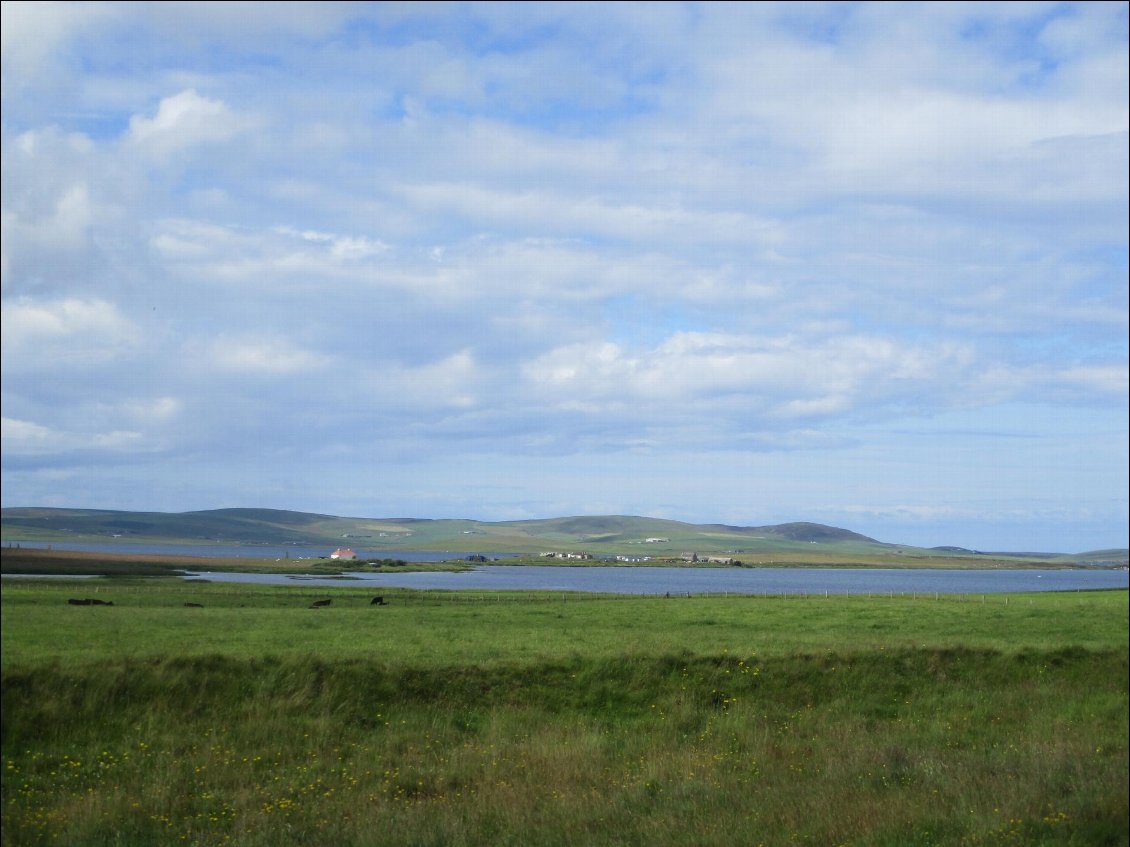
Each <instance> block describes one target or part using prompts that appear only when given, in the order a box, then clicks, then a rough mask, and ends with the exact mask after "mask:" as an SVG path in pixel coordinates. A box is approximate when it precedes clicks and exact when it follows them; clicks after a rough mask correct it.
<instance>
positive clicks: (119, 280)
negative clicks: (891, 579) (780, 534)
mask: <svg viewBox="0 0 1130 847" xmlns="http://www.w3.org/2000/svg"><path fill="white" fill-rule="evenodd" d="M2 23H3V26H2V32H3V120H2V142H3V184H2V195H3V265H2V270H3V301H2V307H3V311H2V318H3V327H2V329H3V333H2V342H3V356H2V360H0V361H2V368H3V398H2V399H3V469H2V473H3V488H2V490H3V504H4V505H5V506H27V505H41V506H73V507H90V508H108V509H155V510H167V511H182V510H190V509H205V508H219V507H226V506H263V507H275V508H284V509H298V510H306V511H317V512H326V513H332V514H341V515H357V516H368V517H399V516H411V517H467V518H478V519H483V520H505V519H519V518H528V517H552V516H558V515H569V514H605V513H617V514H639V515H651V516H656V517H670V518H677V519H682V520H689V521H695V522H707V521H709V522H725V523H732V524H745V525H760V524H769V523H779V522H784V521H793V520H811V521H818V522H821V523H828V524H832V525H836V526H843V527H846V528H849V529H853V530H855V531H858V532H863V533H865V534H868V535H871V536H873V537H876V538H879V539H880V540H884V541H891V542H898V543H905V544H919V545H923V546H934V545H943V544H949V545H961V546H966V547H973V548H978V549H991V550H1018V549H1024V550H1049V551H1064V552H1079V551H1083V550H1091V549H1098V548H1104V547H1125V546H1128V540H1127V487H1128V484H1127V477H1128V462H1127V446H1126V445H1127V433H1128V421H1127V417H1128V416H1127V382H1128V375H1127V371H1128V368H1127V359H1128V352H1127V329H1128V305H1127V289H1128V279H1127V229H1128V220H1127V183H1128V167H1127V162H1128V85H1127V66H1128V56H1127V41H1128V35H1127V5H1126V4H1125V3H1122V2H1118V3H1019V2H1009V3H1000V4H997V3H949V4H940V5H934V4H901V3H878V4H869V3H862V4H855V3H828V4H826V3H795V4H794V3H783V4H775V3H755V4H740V3H722V4H697V3H686V4H684V3H667V4H652V3H646V4H569V3H564V4H557V3H553V4H550V3H544V4H539V3H517V4H509V3H498V4H475V3H472V4H463V3H458V4H446V3H434V4H400V3H396V4H364V3H362V4H354V3H315V4H305V3H287V4H281V3H280V4H270V3H253V4H246V5H245V4H240V3H223V4H191V3H162V4H132V3H129V4H115V3H80V4H74V5H72V4H65V3H58V4H57V3H20V2H15V3H12V2H5V3H4V4H3V22H2Z"/></svg>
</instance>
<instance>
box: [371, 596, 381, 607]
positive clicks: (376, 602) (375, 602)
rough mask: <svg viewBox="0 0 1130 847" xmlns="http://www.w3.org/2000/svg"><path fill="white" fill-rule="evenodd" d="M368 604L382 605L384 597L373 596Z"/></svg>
mask: <svg viewBox="0 0 1130 847" xmlns="http://www.w3.org/2000/svg"><path fill="white" fill-rule="evenodd" d="M369 605H370V606H383V605H385V598H384V597H374V598H373V599H372V600H370V601H369Z"/></svg>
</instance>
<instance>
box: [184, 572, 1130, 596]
mask: <svg viewBox="0 0 1130 847" xmlns="http://www.w3.org/2000/svg"><path fill="white" fill-rule="evenodd" d="M348 576H350V577H351V579H350V580H348V581H346V582H345V584H348V585H353V586H371V587H373V588H382V587H387V588H420V589H443V590H449V591H459V590H467V589H475V590H480V591H482V590H486V591H513V590H525V591H587V592H598V593H610V594H666V593H670V594H688V593H689V594H726V593H729V594H804V593H807V594H824V593H825V592H826V593H828V594H868V593H874V594H878V593H886V592H893V593H896V594H910V593H912V592H919V593H925V592H931V593H933V592H937V593H940V594H987V593H1000V592H1016V591H1083V590H1093V589H1100V588H1127V587H1128V585H1130V575H1128V574H1127V572H1126V571H1097V570H1096V571H1090V570H1086V571H1085V570H1071V569H1064V570H1043V569H1027V570H945V569H941V568H929V569H901V568H891V569H880V568H760V569H750V568H651V567H573V568H570V567H554V566H525V565H482V566H480V567H476V568H475V569H474V570H471V571H466V572H463V573H447V572H441V573H379V574H371V573H352V574H348ZM185 578H186V579H204V580H208V581H211V582H243V583H257V584H261V585H263V584H266V585H293V584H297V583H300V584H305V585H327V586H328V585H342V584H343V581H342V580H341V579H326V578H323V577H306V576H288V575H284V574H240V573H213V572H198V573H192V574H190V575H189V576H186V577H185Z"/></svg>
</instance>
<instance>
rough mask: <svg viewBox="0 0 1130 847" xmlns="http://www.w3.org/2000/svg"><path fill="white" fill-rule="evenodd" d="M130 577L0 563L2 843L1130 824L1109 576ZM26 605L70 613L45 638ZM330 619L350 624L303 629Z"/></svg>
mask: <svg viewBox="0 0 1130 847" xmlns="http://www.w3.org/2000/svg"><path fill="white" fill-rule="evenodd" d="M125 596H127V597H129V600H128V602H125V601H121V602H119V601H116V602H115V606H114V607H110V608H87V607H83V608H70V607H65V606H63V607H60V606H59V604H58V594H57V593H55V594H52V592H50V591H37V590H29V591H27V592H26V593H25V592H21V591H9V590H7V589H5V592H4V596H3V625H4V670H3V694H2V700H3V702H2V704H0V705H2V709H0V723H2V734H0V735H2V746H3V758H4V776H3V788H2V798H3V813H2V814H3V818H2V824H3V826H2V828H0V842H2V843H3V844H10V845H17V844H18V845H24V844H68V845H69V844H82V845H102V844H105V845H111V844H113V845H165V844H186V843H188V844H200V845H213V844H215V845H221V844H240V845H251V846H252V847H257V845H278V844H304V845H327V847H328V845H358V847H367V846H368V845H383V844H398V845H399V844H435V845H471V844H492V845H493V844H522V845H526V844H549V845H558V844H560V845H567V844H609V845H612V844H615V845H633V844H640V845H664V844H702V845H711V844H718V845H723V844H726V845H729V844H742V845H755V844H766V845H776V844H817V845H825V844H853V845H891V847H894V845H915V844H919V845H927V844H930V845H935V844H953V845H981V844H984V845H999V844H1015V845H1028V844H1049V845H1051V844H1064V845H1066V844H1080V845H1082V844H1087V845H1091V844H1125V843H1127V839H1128V835H1127V814H1128V810H1127V799H1126V797H1127V788H1128V785H1127V766H1128V745H1127V740H1126V738H1127V729H1128V727H1127V684H1128V679H1127V658H1128V657H1127V646H1126V632H1127V625H1126V595H1125V592H1117V593H1103V594H1094V595H1072V596H1071V597H1061V598H1058V599H1059V601H1060V602H1061V603H1067V602H1068V601H1071V605H1070V606H1063V607H1057V606H1056V604H1055V603H1054V602H1053V600H1054V599H1055V598H1033V602H1032V604H1028V603H1026V602H1025V603H1021V602H1018V601H1017V599H1016V598H1014V599H1013V601H1012V602H1011V603H1010V604H1008V605H1005V604H1004V603H1003V602H999V603H998V604H996V605H995V606H985V607H982V606H981V604H980V603H978V602H957V601H952V602H948V603H942V602H938V603H933V602H926V601H918V602H917V603H915V602H912V601H892V600H887V599H884V600H872V601H867V600H866V599H855V600H852V601H845V602H841V603H840V604H839V605H836V604H835V601H824V600H820V601H816V600H812V601H795V600H794V601H785V600H758V601H753V600H739V599H730V600H721V599H718V600H708V599H703V600H694V601H680V602H679V603H678V604H676V603H674V602H671V603H665V602H664V601H643V600H632V601H622V602H619V601H610V600H607V601H589V602H583V603H582V602H560V601H558V602H548V601H546V600H541V601H535V600H534V599H532V598H531V599H530V600H529V601H527V602H522V601H518V600H513V601H509V602H504V601H496V602H494V603H488V602H486V601H483V602H480V603H467V602H442V601H441V600H439V599H433V600H429V601H428V602H423V601H422V600H419V599H417V601H416V604H415V605H413V603H412V601H410V600H409V599H408V598H407V595H405V596H403V597H400V598H398V599H399V604H395V603H394V604H393V605H391V606H389V607H388V608H374V609H371V610H370V609H361V608H360V607H358V608H352V607H350V605H349V602H348V598H349V597H350V596H351V595H349V594H348V593H347V592H342V593H340V594H334V595H333V597H334V606H332V607H331V608H330V609H321V610H317V611H314V610H309V609H306V608H305V607H304V606H299V600H300V599H302V600H303V601H307V600H308V599H309V598H308V597H306V598H300V597H299V596H297V595H295V594H289V595H288V594H287V593H285V592H281V593H280V592H279V591H277V590H262V591H256V590H252V591H251V592H249V593H248V594H247V595H246V596H244V597H243V598H242V599H236V596H235V595H226V594H222V593H219V592H217V593H215V594H207V593H205V594H200V595H196V597H197V599H203V600H205V601H207V605H206V608H204V609H186V608H184V607H183V602H180V603H179V604H178V601H179V600H182V599H183V598H182V597H181V596H180V595H177V598H178V601H174V600H172V599H170V596H171V595H168V594H165V593H162V592H156V591H151V592H138V593H136V594H132V595H125ZM310 596H311V597H312V596H314V595H313V594H311V595H310ZM319 596H321V595H319ZM223 597H228V598H229V600H230V605H228V606H226V607H225V606H224V605H223V603H222V602H221V598H223ZM355 599H356V601H357V603H360V600H361V599H362V598H360V597H357V598H355ZM280 602H281V603H284V604H288V605H285V606H282V607H280V606H279V605H278V604H279V603H280ZM240 603H242V604H243V607H242V608H241V607H240ZM306 604H307V605H308V603H306ZM1057 608H1058V609H1059V613H1057V612H1056V610H1057ZM386 613H391V614H386ZM978 615H981V616H988V617H989V620H988V621H987V622H984V623H982V624H981V625H979V626H977V625H974V623H975V621H977V620H979V619H980V618H979V617H978ZM115 616H116V617H115ZM366 616H367V617H366ZM378 616H382V617H378ZM924 618H925V619H926V620H923V619H924ZM37 620H38V621H42V620H55V621H64V623H63V624H58V625H57V626H56V630H61V632H59V634H58V635H56V636H55V637H54V638H48V640H49V642H50V645H49V649H47V650H41V649H38V647H37V646H35V645H33V644H32V642H33V641H34V640H36V639H37V638H40V637H48V636H47V631H46V629H45V628H43V627H37V626H35V625H33V624H34V622H35V621H37ZM115 621H117V622H116V623H115ZM185 621H189V622H190V623H189V624H186V623H184V622H185ZM241 622H242V624H241ZM308 622H309V623H313V622H317V624H318V627H319V628H316V629H308V628H306V627H305V624H306V623H308ZM629 624H630V626H629ZM322 626H326V627H329V628H331V629H332V628H333V627H337V628H339V629H342V630H344V631H345V632H346V633H347V638H346V639H345V640H344V641H342V642H338V641H334V642H333V643H334V644H337V646H336V647H334V648H333V649H329V650H326V651H324V652H323V650H322V645H323V644H327V643H330V638H329V635H328V634H327V632H325V631H323V630H321V629H320V627H322ZM876 626H879V627H880V629H878V630H876V629H875V627H876ZM99 627H109V628H110V629H112V630H113V632H114V635H113V639H112V640H108V639H97V638H95V639H94V640H96V641H97V642H98V651H97V652H98V653H99V654H95V653H92V652H91V651H90V650H88V649H87V647H86V645H84V644H82V643H79V642H80V641H81V639H82V638H84V637H91V638H94V636H93V635H92V633H94V632H95V631H96V630H97V629H98V628H99ZM166 627H167V628H171V629H172V630H174V631H175V633H176V636H175V638H168V637H164V636H161V635H160V632H161V631H162V629H163V628H166ZM225 627H226V629H225ZM365 627H373V628H374V629H366V628H365ZM962 627H965V628H967V629H968V630H970V632H971V636H970V638H969V639H968V641H969V643H967V644H962V643H960V642H961V638H960V637H959V635H960V632H959V631H960V630H961V628H962ZM217 628H220V629H222V630H223V632H224V633H225V635H226V639H227V640H226V642H224V644H226V646H223V645H221V646H219V647H217V644H220V643H221V642H222V641H223V639H218V640H217V639H213V638H212V636H211V635H210V633H212V632H213V631H214V630H216V629H217ZM903 629H905V630H907V631H908V632H907V634H903V635H900V632H901V630H903ZM265 630H269V631H272V632H274V633H275V638H274V640H273V641H270V640H268V639H267V638H266V637H265V636H263V635H261V633H262V632H263V631H265ZM257 633H260V635H256V634H257ZM539 633H540V638H541V641H540V643H539V642H538V638H539ZM666 633H673V635H668V634H666ZM243 638H252V639H253V640H254V646H253V647H252V648H251V649H248V648H246V647H245V646H240V644H238V643H237V642H239V641H240V639H243ZM196 639H201V640H202V641H204V642H205V643H206V644H207V645H208V646H207V649H203V650H201V649H197V647H196V646H194V645H195V642H196ZM527 639H532V640H533V641H534V643H533V644H532V645H527V644H525V643H524V642H525V641H526V640H527ZM414 641H419V642H420V644H416V645H414V644H413V643H412V642H414ZM151 642H157V643H158V644H159V647H158V648H157V649H152V648H146V647H145V646H144V645H147V644H150V643H151ZM295 642H299V643H298V644H297V645H295ZM349 644H352V648H350V647H349V646H348V645H349ZM177 645H179V647H178V646H177ZM421 645H422V646H421ZM444 645H446V646H447V647H448V648H449V649H445V648H444ZM378 646H379V648H378ZM304 648H305V649H304ZM13 652H14V655H10V653H13Z"/></svg>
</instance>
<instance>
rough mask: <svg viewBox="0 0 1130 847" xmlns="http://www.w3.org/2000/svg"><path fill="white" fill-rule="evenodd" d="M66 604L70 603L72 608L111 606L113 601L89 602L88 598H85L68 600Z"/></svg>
mask: <svg viewBox="0 0 1130 847" xmlns="http://www.w3.org/2000/svg"><path fill="white" fill-rule="evenodd" d="M67 602H68V603H70V604H71V605H72V606H113V605H114V601H113V600H91V599H89V598H87V599H85V600H68V601H67Z"/></svg>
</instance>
